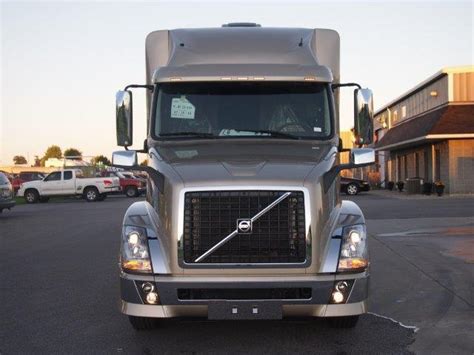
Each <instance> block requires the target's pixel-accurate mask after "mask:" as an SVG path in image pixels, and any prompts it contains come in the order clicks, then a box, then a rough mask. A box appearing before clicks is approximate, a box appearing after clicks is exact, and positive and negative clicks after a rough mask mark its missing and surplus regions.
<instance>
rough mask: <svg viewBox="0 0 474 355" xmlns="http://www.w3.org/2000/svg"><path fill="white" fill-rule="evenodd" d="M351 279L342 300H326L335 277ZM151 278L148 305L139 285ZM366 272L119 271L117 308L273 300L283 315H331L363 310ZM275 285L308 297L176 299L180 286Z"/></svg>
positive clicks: (152, 312)
mask: <svg viewBox="0 0 474 355" xmlns="http://www.w3.org/2000/svg"><path fill="white" fill-rule="evenodd" d="M340 280H351V282H352V287H351V289H350V292H349V296H348V298H347V300H346V301H345V302H344V303H341V304H330V299H331V294H332V292H333V290H334V285H335V282H336V281H340ZM143 282H152V283H153V284H154V285H155V287H156V291H157V293H158V295H159V298H160V305H149V304H146V303H145V302H144V300H143V298H144V297H143V294H142V292H141V291H140V285H141V284H142V283H143ZM368 282H369V275H368V273H362V274H357V275H336V276H335V275H323V276H301V277H287V278H286V277H250V276H249V277H238V278H231V279H230V278H228V277H226V278H224V277H172V276H170V277H166V276H138V275H129V274H122V275H121V282H120V285H121V287H120V288H121V311H122V313H124V314H127V315H133V316H141V317H157V318H173V317H209V316H210V314H209V306H210V305H212V304H213V303H214V302H221V303H228V304H235V305H236V306H239V305H242V306H245V304H249V303H259V304H262V303H274V304H277V305H278V307H280V306H281V314H282V316H283V317H307V316H313V317H334V316H349V315H357V314H362V313H365V312H367V298H368ZM257 288H258V289H275V288H309V289H311V297H308V298H304V299H265V300H262V299H255V300H249V299H245V300H244V299H236V300H228V299H218V300H216V299H180V298H179V297H178V290H182V289H198V290H199V289H211V290H214V289H257Z"/></svg>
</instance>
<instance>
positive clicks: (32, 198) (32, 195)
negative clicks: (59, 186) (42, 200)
mask: <svg viewBox="0 0 474 355" xmlns="http://www.w3.org/2000/svg"><path fill="white" fill-rule="evenodd" d="M24 198H25V202H26V203H36V202H38V200H39V193H38V191H36V190H35V189H28V190H26V191H25V195H24Z"/></svg>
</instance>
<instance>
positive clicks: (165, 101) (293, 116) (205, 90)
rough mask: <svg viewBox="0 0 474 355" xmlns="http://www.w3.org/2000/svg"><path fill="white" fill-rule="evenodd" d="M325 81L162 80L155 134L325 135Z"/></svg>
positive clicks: (327, 130)
mask: <svg viewBox="0 0 474 355" xmlns="http://www.w3.org/2000/svg"><path fill="white" fill-rule="evenodd" d="M330 111H331V108H330V101H329V92H328V90H327V85H326V84H323V83H307V82H297V83H296V82H295V83H291V82H217V83H203V82H200V83H192V82H191V83H189V82H188V83H169V84H168V83H167V84H162V85H160V87H159V92H158V100H157V107H156V119H155V135H156V136H160V135H163V136H167V135H170V134H171V135H172V134H173V133H179V132H187V133H189V132H194V133H204V134H207V135H209V134H212V135H214V136H217V137H226V136H227V137H228V136H234V137H235V136H241V137H243V136H246V137H248V136H255V135H259V136H262V135H263V136H265V135H266V134H262V133H255V132H254V131H262V130H265V131H273V132H280V133H287V134H291V135H294V136H298V137H302V138H313V139H324V138H327V137H329V136H330V135H331V130H332V127H331V126H332V124H331V114H330Z"/></svg>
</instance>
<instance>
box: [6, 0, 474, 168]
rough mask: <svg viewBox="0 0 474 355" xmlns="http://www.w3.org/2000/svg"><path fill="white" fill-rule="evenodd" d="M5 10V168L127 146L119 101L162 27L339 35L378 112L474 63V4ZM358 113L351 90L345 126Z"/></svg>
mask: <svg viewBox="0 0 474 355" xmlns="http://www.w3.org/2000/svg"><path fill="white" fill-rule="evenodd" d="M0 2H1V4H0V31H1V44H0V46H1V47H0V54H1V55H0V61H1V62H0V67H1V72H0V81H1V92H0V107H1V111H0V166H1V165H4V164H12V158H13V156H14V155H17V154H18V155H24V156H25V157H27V158H29V159H30V161H29V162H32V160H33V157H34V155H39V156H41V155H42V154H43V153H44V151H45V150H46V148H47V147H48V146H49V145H51V144H58V145H59V146H61V148H63V150H64V149H66V148H69V147H75V148H78V149H80V150H82V151H83V153H84V155H88V156H89V155H98V154H105V155H107V156H109V157H110V155H111V152H112V151H114V150H119V149H121V148H119V147H117V146H116V145H115V144H116V143H115V107H114V101H115V92H116V91H117V90H119V89H122V88H123V87H124V86H125V85H127V84H130V83H136V84H141V83H144V82H145V57H144V51H145V49H144V41H145V36H146V35H147V33H149V32H151V31H154V30H157V29H173V28H185V27H219V26H221V24H223V23H228V22H240V21H245V22H257V23H260V24H262V26H267V27H271V26H273V27H308V28H317V27H318V28H331V29H335V30H337V31H338V32H339V34H340V36H341V76H342V81H343V82H344V81H345V82H353V81H356V82H359V83H360V84H361V85H362V86H364V87H369V88H371V89H372V90H373V91H374V99H375V107H376V108H377V107H381V106H382V105H384V104H386V103H387V102H389V101H391V100H392V99H394V98H395V97H397V96H399V95H400V94H402V93H404V92H405V91H407V90H408V89H410V88H411V87H413V86H415V85H416V84H418V83H419V82H421V81H422V80H424V79H426V78H427V77H429V76H430V75H432V74H434V73H435V72H437V71H438V70H440V69H441V68H442V67H446V66H458V65H468V64H473V63H474V59H473V57H474V55H473V17H474V10H473V3H472V1H463V2H460V1H418V2H411V1H399V2H383V1H378V2H376V1H370V2H359V1H352V2H349V1H345V2H342V1H332V2H319V1H311V2H295V1H280V2H269V1H260V2H259V1H240V2H228V3H225V4H224V2H223V1H221V2H202V1H198V2H180V1H173V2H156V1H155V2H130V1H129V2H113V1H106V2H92V1H91V2H84V1H82V2H69V1H68V2H65V1H63V2H41V1H36V2H25V1H22V2H8V1H1V0H0ZM144 105H145V104H144V94H143V93H140V92H136V93H135V96H134V108H135V111H134V114H135V117H134V118H135V120H134V124H135V138H134V139H135V143H138V142H142V141H143V139H144V138H145V113H144V112H145V106H144ZM352 105H353V102H352V91H351V90H349V89H346V92H345V94H344V95H343V96H342V100H341V121H342V128H345V129H347V128H349V127H351V122H352V107H353V106H352ZM138 145H139V144H138ZM138 145H137V144H136V146H137V148H138Z"/></svg>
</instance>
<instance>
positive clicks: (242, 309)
mask: <svg viewBox="0 0 474 355" xmlns="http://www.w3.org/2000/svg"><path fill="white" fill-rule="evenodd" d="M282 317H283V312H282V305H281V303H279V302H274V301H270V302H262V301H257V302H256V301H211V302H209V304H208V318H209V319H211V320H251V319H282Z"/></svg>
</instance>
